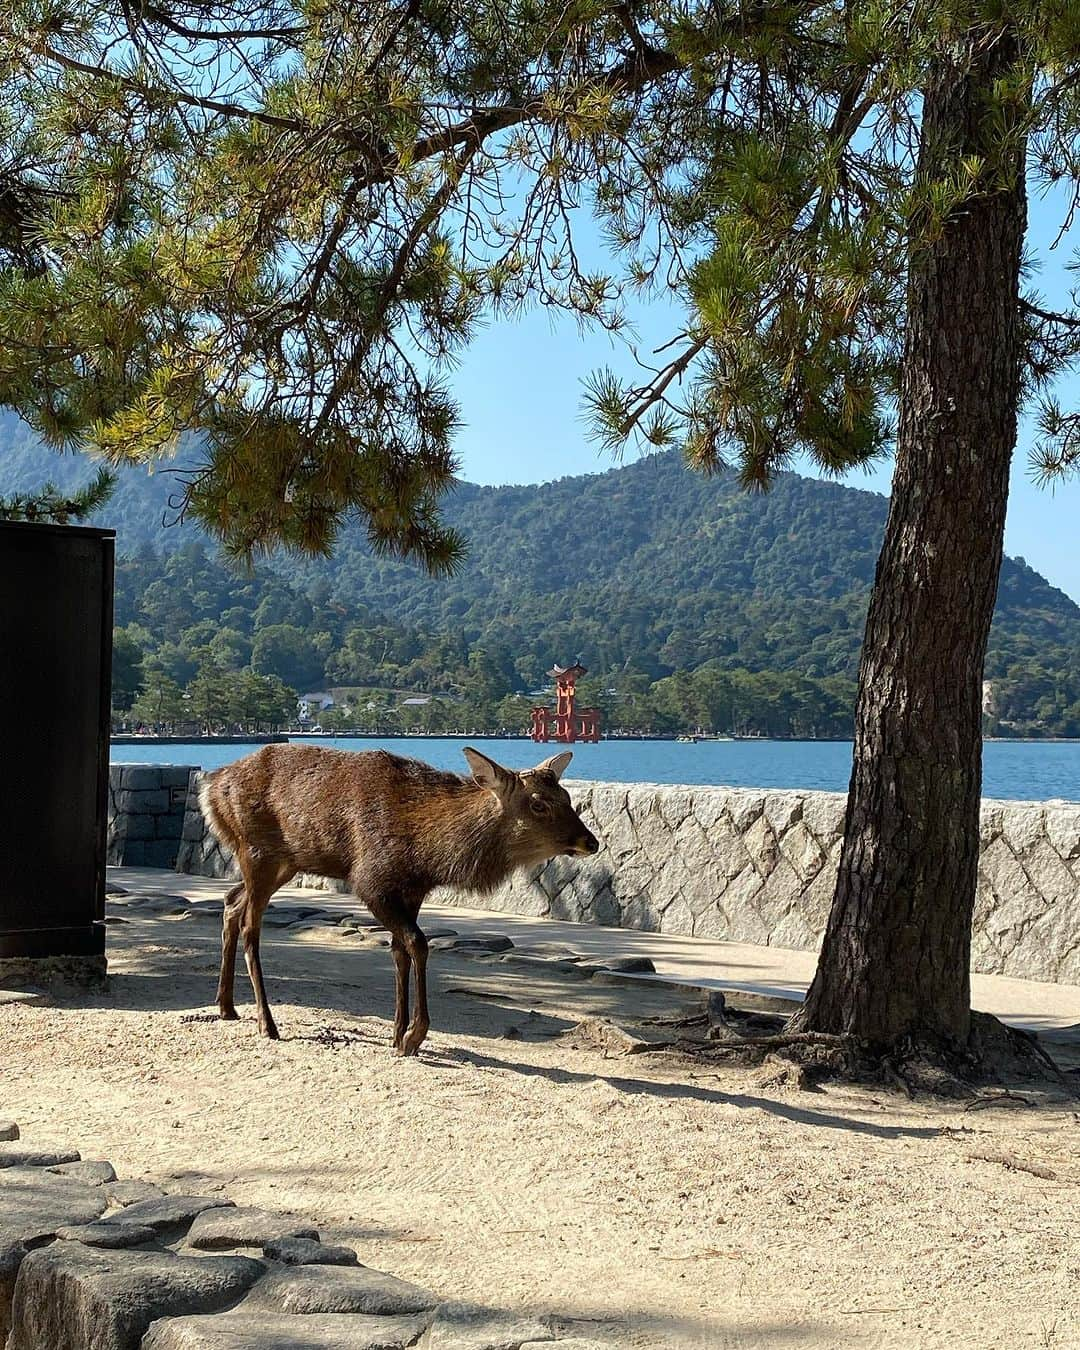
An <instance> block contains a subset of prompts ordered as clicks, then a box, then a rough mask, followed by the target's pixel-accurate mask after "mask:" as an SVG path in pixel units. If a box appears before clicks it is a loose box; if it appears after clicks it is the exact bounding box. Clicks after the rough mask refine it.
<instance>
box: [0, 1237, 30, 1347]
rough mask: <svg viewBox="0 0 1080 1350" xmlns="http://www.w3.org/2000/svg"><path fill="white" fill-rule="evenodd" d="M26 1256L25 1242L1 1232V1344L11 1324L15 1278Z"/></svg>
mask: <svg viewBox="0 0 1080 1350" xmlns="http://www.w3.org/2000/svg"><path fill="white" fill-rule="evenodd" d="M25 1256H26V1246H25V1244H24V1243H22V1242H20V1241H19V1240H18V1239H17V1238H5V1237H4V1236H3V1235H2V1234H0V1345H3V1344H4V1339H5V1337H6V1336H7V1334H8V1329H9V1327H10V1326H11V1299H12V1295H13V1294H14V1293H15V1279H16V1277H17V1276H18V1273H19V1267H20V1266H21V1265H22V1262H23V1258H24V1257H25Z"/></svg>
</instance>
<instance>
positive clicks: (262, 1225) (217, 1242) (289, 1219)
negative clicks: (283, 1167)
mask: <svg viewBox="0 0 1080 1350" xmlns="http://www.w3.org/2000/svg"><path fill="white" fill-rule="evenodd" d="M129 1213H130V1211H129ZM318 1236H319V1233H318V1230H317V1229H316V1228H313V1227H312V1225H311V1224H310V1223H305V1222H304V1221H303V1220H302V1219H298V1218H296V1217H295V1216H293V1215H288V1214H273V1213H271V1212H270V1211H269V1210H265V1209H245V1208H242V1207H239V1208H238V1207H237V1206H236V1205H229V1206H227V1207H223V1208H221V1209H205V1210H203V1212H202V1213H201V1214H198V1215H196V1217H195V1222H194V1223H193V1224H192V1225H191V1228H190V1229H189V1230H188V1235H187V1244H188V1246H189V1247H196V1248H198V1249H199V1250H201V1251H207V1252H213V1251H227V1250H228V1249H229V1248H230V1247H262V1246H263V1244H264V1243H267V1242H271V1241H273V1239H274V1238H314V1239H316V1240H317V1239H318Z"/></svg>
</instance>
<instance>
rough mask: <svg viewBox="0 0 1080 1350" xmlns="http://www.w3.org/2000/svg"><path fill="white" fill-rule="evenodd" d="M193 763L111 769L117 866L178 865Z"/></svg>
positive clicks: (110, 842)
mask: <svg viewBox="0 0 1080 1350" xmlns="http://www.w3.org/2000/svg"><path fill="white" fill-rule="evenodd" d="M197 773H198V769H197V768H195V767H194V766H192V765H187V764H112V765H110V766H109V826H108V835H107V853H106V857H107V859H108V861H109V862H110V863H111V864H112V865H113V866H117V867H175V866H176V865H177V861H178V860H177V852H178V850H179V848H180V835H181V831H182V829H183V824H184V812H185V808H186V806H187V799H188V789H189V787H190V784H191V779H192V776H193V775H194V774H197Z"/></svg>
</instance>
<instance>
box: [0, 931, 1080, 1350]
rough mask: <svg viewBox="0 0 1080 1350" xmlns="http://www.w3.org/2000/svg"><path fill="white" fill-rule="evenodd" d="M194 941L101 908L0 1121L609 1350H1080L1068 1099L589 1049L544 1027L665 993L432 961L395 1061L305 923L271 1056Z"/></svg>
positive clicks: (2, 1029) (278, 1007) (363, 1002)
mask: <svg viewBox="0 0 1080 1350" xmlns="http://www.w3.org/2000/svg"><path fill="white" fill-rule="evenodd" d="M115 912H116V913H118V914H122V913H123V909H122V907H121V906H117V907H116V909H115ZM128 912H129V913H130V911H128ZM491 926H492V928H493V929H494V928H497V927H498V923H497V918H496V917H495V916H492V925H491ZM217 950H218V931H217V923H216V921H215V920H214V919H213V918H211V917H210V916H207V915H196V916H195V917H187V918H168V917H158V918H150V919H134V918H129V919H128V921H127V922H120V923H115V924H114V925H113V926H111V927H110V968H111V971H112V979H111V989H110V991H109V992H108V993H105V994H95V995H85V994H84V995H78V996H76V995H67V996H59V995H58V996H56V997H54V998H53V1000H52V1001H51V1003H48V1004H45V1005H34V1004H26V1005H23V1004H16V1005H13V1006H2V1007H0V1035H2V1038H3V1040H2V1044H3V1060H2V1063H3V1069H2V1076H0V1115H2V1116H10V1117H13V1118H14V1119H16V1120H18V1121H19V1122H20V1124H21V1126H22V1133H23V1138H24V1140H25V1141H26V1142H31V1141H32V1142H35V1143H38V1142H53V1141H55V1142H57V1143H63V1144H67V1145H70V1146H73V1147H76V1148H79V1149H80V1150H81V1151H82V1154H83V1157H84V1158H95V1157H101V1158H107V1159H109V1160H110V1161H111V1162H112V1163H113V1164H114V1166H115V1167H116V1169H117V1172H118V1173H119V1174H120V1175H121V1176H122V1177H136V1178H145V1179H148V1180H152V1181H156V1182H158V1183H159V1184H164V1186H165V1187H166V1189H168V1190H174V1191H178V1190H188V1191H195V1192H197V1193H205V1192H206V1191H208V1190H210V1191H212V1192H216V1191H218V1190H220V1191H221V1192H222V1193H223V1194H227V1195H228V1196H229V1197H230V1198H231V1199H233V1200H235V1201H236V1202H237V1203H238V1204H243V1205H259V1206H264V1207H269V1208H274V1209H282V1210H293V1211H297V1212H298V1213H300V1214H302V1215H304V1216H308V1217H311V1218H312V1219H313V1220H315V1222H316V1224H317V1225H318V1226H319V1227H320V1229H321V1231H323V1232H324V1234H325V1235H329V1236H332V1237H333V1239H334V1240H342V1239H343V1240H346V1241H348V1242H349V1243H350V1244H351V1245H352V1246H353V1247H355V1249H356V1251H357V1252H358V1253H359V1256H360V1259H361V1261H364V1262H366V1263H369V1264H371V1265H373V1266H377V1267H379V1268H381V1269H384V1270H387V1271H391V1272H393V1273H394V1274H396V1275H399V1276H402V1277H403V1278H406V1279H410V1280H415V1281H417V1282H419V1283H421V1284H424V1285H426V1286H428V1287H429V1288H431V1289H433V1290H435V1291H436V1292H437V1293H438V1294H440V1295H442V1296H445V1297H452V1298H467V1299H471V1300H476V1301H479V1302H483V1303H487V1304H490V1305H493V1306H500V1307H507V1308H513V1309H520V1310H528V1311H537V1312H543V1313H556V1314H558V1315H560V1316H562V1317H564V1318H566V1319H569V1320H570V1321H572V1322H574V1323H576V1324H578V1325H579V1326H580V1331H579V1333H578V1334H580V1335H582V1336H592V1337H596V1338H598V1339H601V1340H603V1341H606V1342H609V1343H610V1344H612V1345H618V1346H633V1347H667V1346H672V1347H676V1346H678V1347H683V1346H685V1347H709V1348H710V1350H712V1347H724V1346H729V1345H730V1346H739V1347H746V1346H762V1347H770V1348H771V1347H787V1346H793V1347H796V1346H797V1347H818V1346H822V1347H824V1346H837V1345H845V1346H846V1345H852V1346H889V1347H897V1346H899V1347H923V1346H925V1347H931V1346H946V1345H947V1346H950V1347H958V1346H972V1347H980V1350H985V1348H986V1347H996V1346H1026V1345H1032V1346H1062V1347H1064V1346H1075V1345H1077V1344H1080V1149H1078V1142H1080V1116H1078V1115H1077V1114H1076V1112H1075V1110H1074V1109H1072V1107H1070V1106H1069V1104H1068V1103H1063V1102H1061V1101H1057V1102H1053V1101H1046V1100H1040V1102H1039V1104H1038V1105H1036V1106H1031V1107H1029V1106H1025V1105H1022V1104H1016V1103H1013V1104H1010V1105H1002V1106H992V1107H988V1108H983V1109H978V1110H971V1109H967V1110H965V1109H964V1106H963V1105H961V1104H956V1105H953V1104H940V1103H935V1102H931V1101H914V1102H912V1101H909V1100H908V1099H906V1098H904V1097H900V1096H895V1095H892V1094H889V1093H884V1092H874V1091H869V1090H862V1089H856V1088H851V1087H828V1088H826V1089H824V1090H820V1091H813V1092H800V1091H796V1090H794V1089H790V1088H772V1089H767V1088H763V1087H761V1086H760V1085H759V1083H760V1075H759V1074H758V1075H755V1074H754V1073H753V1072H747V1071H742V1070H739V1071H735V1070H724V1069H721V1070H719V1071H716V1070H715V1069H713V1068H710V1067H707V1066H701V1065H700V1064H699V1065H695V1064H694V1063H692V1062H688V1061H676V1060H674V1059H672V1058H670V1057H667V1056H664V1057H658V1056H653V1055H634V1056H630V1057H619V1058H605V1056H604V1055H603V1054H601V1053H599V1052H598V1051H596V1050H588V1049H581V1048H575V1046H574V1044H572V1043H571V1039H572V1038H568V1037H567V1035H566V1033H567V1031H568V1030H569V1029H570V1028H572V1027H573V1026H574V1024H575V1023H577V1022H578V1021H579V1020H580V1019H582V1018H585V1017H595V1016H606V1017H611V1018H614V1019H615V1020H617V1021H619V1022H620V1023H622V1024H623V1025H627V1026H632V1025H634V1023H635V1021H636V1019H639V1018H641V1017H642V1016H646V1015H656V1014H659V1013H667V1014H672V1013H675V1012H677V1011H678V1010H679V1008H680V1007H682V1008H686V1007H687V1006H688V1004H687V998H688V996H687V995H686V994H685V993H682V992H679V991H677V990H672V989H667V990H665V989H654V988H648V987H643V986H640V985H639V986H628V985H615V984H611V985H602V984H597V983H596V982H594V981H582V980H580V979H575V978H573V977H572V976H571V975H569V974H568V973H566V972H560V971H557V970H552V971H548V970H545V969H542V968H540V969H537V970H526V969H522V968H521V967H520V966H516V965H511V964H502V963H499V962H496V961H488V960H484V961H480V960H475V959H469V958H465V957H460V956H454V955H453V954H452V953H448V952H439V953H436V954H434V955H433V959H432V978H431V988H432V1008H433V1026H434V1030H433V1033H432V1035H431V1037H430V1040H429V1042H428V1043H427V1045H426V1046H425V1049H424V1052H423V1054H422V1056H421V1057H420V1058H419V1059H416V1060H400V1059H396V1058H394V1057H393V1056H392V1055H391V1053H390V1049H389V1016H390V1012H391V1007H392V978H391V961H390V957H389V953H388V952H387V951H386V950H384V949H382V948H379V947H376V946H374V945H373V944H371V943H370V942H363V941H361V940H360V939H358V938H356V937H348V936H344V935H342V933H341V932H340V931H339V930H334V929H330V928H316V929H312V930H308V931H300V932H291V931H290V932H285V933H283V932H281V931H280V930H278V931H276V932H273V931H270V930H266V931H265V934H264V967H265V970H266V973H267V978H268V988H269V995H270V999H271V1003H272V1006H273V1007H274V1011H275V1015H276V1017H277V1020H278V1025H279V1026H280V1028H281V1031H282V1036H283V1039H282V1040H281V1041H280V1042H277V1043H272V1042H268V1041H265V1040H262V1039H260V1038H259V1037H258V1035H257V1032H256V1027H255V1023H254V1020H253V1011H252V1007H251V1002H250V989H249V988H248V986H247V982H246V978H245V977H244V975H243V971H242V966H241V973H240V975H239V977H238V981H237V991H238V995H239V997H238V1006H239V1007H240V1011H241V1018H242V1020H241V1021H239V1022H235V1023H220V1022H218V1021H216V1020H213V1019H212V1018H211V1016H210V1014H211V1012H212V1003H211V1000H212V998H213V993H214V985H215V982H216V973H217ZM980 1154H984V1155H989V1156H987V1157H979V1155H980ZM994 1155H999V1156H998V1157H995V1156H994ZM1001 1155H1008V1156H1011V1157H1012V1158H1015V1159H1019V1160H1021V1161H1023V1162H1029V1163H1032V1164H1034V1165H1035V1166H1036V1167H1038V1168H1039V1169H1040V1170H1049V1171H1050V1172H1051V1173H1052V1174H1053V1177H1054V1179H1048V1178H1046V1177H1040V1176H1035V1175H1031V1174H1030V1173H1027V1172H1025V1171H1022V1170H1017V1169H1016V1168H1014V1167H1012V1166H1010V1165H1008V1157H1006V1160H1005V1161H1001V1160H1000V1156H1001Z"/></svg>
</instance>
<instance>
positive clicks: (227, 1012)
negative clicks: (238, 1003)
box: [218, 1008, 240, 1022]
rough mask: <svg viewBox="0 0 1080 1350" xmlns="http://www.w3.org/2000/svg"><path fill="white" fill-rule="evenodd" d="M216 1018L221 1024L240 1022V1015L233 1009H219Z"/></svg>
mask: <svg viewBox="0 0 1080 1350" xmlns="http://www.w3.org/2000/svg"><path fill="white" fill-rule="evenodd" d="M218 1017H219V1018H220V1019H221V1020H222V1021H223V1022H238V1021H239V1020H240V1014H239V1013H238V1012H237V1011H236V1009H235V1008H219V1009H218Z"/></svg>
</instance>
